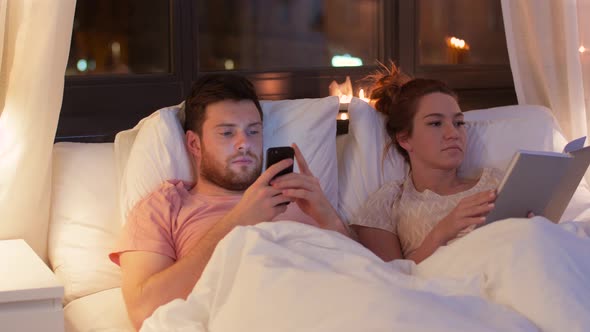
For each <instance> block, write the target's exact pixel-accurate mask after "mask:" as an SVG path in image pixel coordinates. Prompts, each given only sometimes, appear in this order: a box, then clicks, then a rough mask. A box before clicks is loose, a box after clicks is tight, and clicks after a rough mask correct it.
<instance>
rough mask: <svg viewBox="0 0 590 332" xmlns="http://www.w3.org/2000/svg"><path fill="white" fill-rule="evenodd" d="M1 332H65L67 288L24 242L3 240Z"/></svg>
mask: <svg viewBox="0 0 590 332" xmlns="http://www.w3.org/2000/svg"><path fill="white" fill-rule="evenodd" d="M0 271H1V272H0V330H2V331H11V332H21V331H27V332H29V331H30V332H36V331H43V332H63V330H64V318H63V309H62V302H61V301H62V298H63V295H64V288H63V286H62V285H61V284H60V282H59V281H58V280H57V278H56V277H55V275H54V274H53V273H52V272H51V270H50V269H49V268H48V267H47V265H45V263H44V262H43V261H42V260H41V258H39V256H37V254H35V252H34V251H33V249H31V247H29V245H27V243H26V242H25V241H24V240H0Z"/></svg>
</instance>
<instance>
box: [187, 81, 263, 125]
mask: <svg viewBox="0 0 590 332" xmlns="http://www.w3.org/2000/svg"><path fill="white" fill-rule="evenodd" d="M224 100H234V101H240V100H251V101H252V102H253V103H254V105H256V108H257V109H258V112H259V114H260V119H262V108H261V107H260V102H259V101H258V96H257V95H256V90H255V89H254V85H252V83H251V82H250V81H248V79H246V78H245V77H243V76H240V75H236V74H208V75H204V76H201V77H200V78H199V79H198V80H197V81H196V82H195V83H194V84H193V87H192V89H191V92H190V94H189V95H188V97H187V98H186V101H185V103H184V109H185V115H186V119H185V122H184V130H185V131H188V130H191V131H193V132H195V133H197V134H198V135H199V137H201V136H202V134H203V122H205V117H206V114H205V113H206V112H205V109H206V107H207V106H208V105H210V104H213V103H216V102H219V101H224Z"/></svg>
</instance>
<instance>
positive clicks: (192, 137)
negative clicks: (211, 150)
mask: <svg viewBox="0 0 590 332" xmlns="http://www.w3.org/2000/svg"><path fill="white" fill-rule="evenodd" d="M185 137H186V148H187V149H188V152H189V153H190V154H191V155H193V157H194V158H193V159H195V160H200V159H201V138H200V137H199V135H197V133H195V132H194V131H192V130H187V131H186V134H185Z"/></svg>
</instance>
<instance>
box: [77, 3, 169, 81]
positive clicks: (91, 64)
mask: <svg viewBox="0 0 590 332" xmlns="http://www.w3.org/2000/svg"><path fill="white" fill-rule="evenodd" d="M148 2H149V5H146V3H148ZM170 36H171V31H170V3H169V1H167V0H156V1H154V0H151V1H146V0H94V1H89V0H80V1H78V2H77V4H76V14H75V16H74V29H73V32H72V42H71V47H70V56H69V59H68V67H67V70H66V75H88V74H90V75H92V74H94V75H97V74H147V73H169V72H171V69H172V68H171V65H170V60H171V56H170V52H171V49H170V40H171V39H170Z"/></svg>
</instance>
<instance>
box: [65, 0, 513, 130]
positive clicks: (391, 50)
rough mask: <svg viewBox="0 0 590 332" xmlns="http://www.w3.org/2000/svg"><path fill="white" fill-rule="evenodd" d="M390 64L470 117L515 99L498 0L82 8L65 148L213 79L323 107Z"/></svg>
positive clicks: (209, 1)
mask: <svg viewBox="0 0 590 332" xmlns="http://www.w3.org/2000/svg"><path fill="white" fill-rule="evenodd" d="M453 37H454V38H455V39H456V40H454V39H453V41H454V42H456V43H458V44H457V45H454V44H450V42H451V39H452V38H453ZM461 43H464V44H461ZM461 45H464V46H468V48H467V47H464V48H463V49H462V48H461ZM390 59H392V60H394V61H395V62H396V63H397V64H398V65H400V67H401V68H402V70H404V71H405V72H407V73H408V74H410V75H414V76H419V77H427V78H438V79H442V80H444V81H446V82H448V83H449V84H450V85H451V87H453V88H454V89H455V90H457V91H458V94H459V97H460V103H461V106H462V108H463V109H464V110H468V109H474V108H483V107H491V106H498V105H506V104H513V103H515V102H516V95H515V93H514V87H513V84H512V76H511V73H510V68H509V63H508V57H507V51H506V44H505V41H504V30H503V23H502V13H501V6H500V0H478V1H471V0H445V1H441V0H268V1H266V0H77V4H76V16H75V24H74V30H73V35H72V44H71V50H70V58H69V61H68V69H67V73H66V78H65V90H64V99H63V106H62V111H61V114H60V122H59V125H58V132H57V140H84V141H109V140H113V138H114V135H115V134H116V133H117V132H119V131H121V130H123V129H127V128H130V127H133V126H134V125H135V124H136V123H137V122H138V120H139V119H141V118H142V117H144V116H146V115H148V114H150V113H152V112H153V111H154V110H156V109H158V108H161V107H164V106H169V105H174V104H177V103H179V102H181V101H182V100H183V98H184V97H185V95H186V93H187V91H188V90H189V89H190V86H191V83H192V82H193V81H194V80H195V79H196V78H197V77H198V76H199V75H202V74H203V73H207V72H220V71H235V72H239V73H241V74H243V75H245V76H247V77H248V78H249V79H250V80H252V82H253V83H254V85H255V86H256V88H257V91H258V93H259V95H260V97H261V98H262V99H287V98H291V99H293V98H317V97H323V96H326V95H327V94H328V92H329V90H328V86H329V84H330V82H331V81H332V80H336V81H338V82H343V81H344V80H345V78H346V76H350V77H351V80H352V82H353V87H354V91H355V94H356V93H358V88H359V87H362V86H360V84H361V82H360V80H361V79H362V78H364V77H365V76H366V75H368V74H370V73H372V72H373V71H375V69H376V68H377V63H378V62H382V63H387V61H388V60H390ZM80 136H83V137H80Z"/></svg>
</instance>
